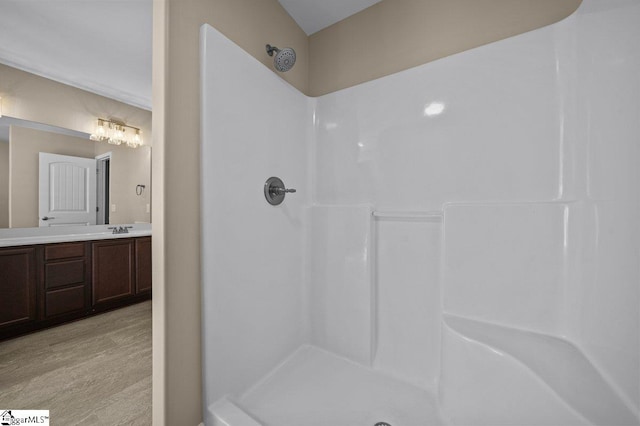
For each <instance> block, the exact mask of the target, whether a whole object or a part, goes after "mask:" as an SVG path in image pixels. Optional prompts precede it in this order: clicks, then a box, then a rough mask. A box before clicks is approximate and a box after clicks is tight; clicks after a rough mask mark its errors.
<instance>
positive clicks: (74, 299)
mask: <svg viewBox="0 0 640 426" xmlns="http://www.w3.org/2000/svg"><path fill="white" fill-rule="evenodd" d="M84 291H85V288H84V286H83V285H82V286H77V287H70V288H63V289H61V290H53V291H48V292H47V296H46V301H45V303H46V315H47V317H51V316H54V315H60V314H66V313H70V312H75V311H81V310H83V309H84V308H85V296H84Z"/></svg>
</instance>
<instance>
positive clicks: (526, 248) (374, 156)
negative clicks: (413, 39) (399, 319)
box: [313, 0, 640, 423]
mask: <svg viewBox="0 0 640 426" xmlns="http://www.w3.org/2000/svg"><path fill="white" fill-rule="evenodd" d="M638 23H640V2H638V1H637V0H621V1H617V2H607V1H604V0H589V1H586V0H585V2H584V3H583V6H581V8H580V9H579V10H578V13H577V14H575V15H573V16H572V17H570V18H568V19H567V20H565V21H563V22H561V23H558V24H555V25H552V26H549V27H546V28H542V29H539V30H536V31H532V32H530V33H527V34H523V35H520V36H516V37H513V38H510V39H507V40H504V41H500V42H496V43H493V44H491V45H487V46H484V47H480V48H477V49H473V50H470V51H467V52H464V53H461V54H457V55H454V56H451V57H448V58H445V59H442V60H438V61H435V62H432V63H429V64H426V65H423V66H420V67H416V68H413V69H410V70H408V71H405V72H401V73H398V74H394V75H391V76H389V77H385V78H382V79H379V80H375V81H372V82H369V83H365V84H362V85H359V86H356V87H353V88H350V89H345V90H342V91H339V92H336V93H333V94H329V95H326V96H322V97H320V98H318V104H317V111H316V127H315V128H316V135H317V141H316V144H315V145H314V149H315V153H314V157H313V158H314V170H315V171H316V174H315V176H314V197H315V198H314V200H315V202H317V203H320V204H323V205H328V206H331V205H335V206H336V208H338V206H339V209H344V207H343V206H344V205H345V204H348V205H349V204H363V203H364V204H369V205H371V206H372V208H373V210H376V211H387V212H388V211H391V212H405V213H407V212H416V211H418V212H425V213H427V212H429V211H432V210H436V211H443V212H444V227H443V228H442V232H443V238H444V241H443V246H442V250H443V251H442V256H443V261H444V271H443V274H444V275H443V280H442V283H441V285H442V293H443V294H442V297H443V307H442V309H443V310H444V312H445V313H448V314H455V315H459V316H463V317H466V318H472V319H474V320H480V321H483V322H489V323H494V324H501V325H504V326H508V327H513V328H517V329H520V330H531V331H535V332H538V333H546V334H549V335H554V336H560V337H562V338H566V339H569V340H570V341H571V342H574V343H575V344H577V345H578V346H579V348H580V349H581V350H582V351H584V353H585V354H586V355H587V357H588V358H589V359H590V360H591V362H592V363H593V365H594V366H595V367H596V368H597V369H599V371H598V370H589V372H585V373H584V374H585V376H589V377H591V375H592V376H593V377H594V380H596V379H595V377H599V375H600V374H602V375H603V376H604V377H605V378H607V379H608V380H611V382H612V383H614V388H615V392H618V393H619V394H620V395H621V396H622V398H623V399H624V400H626V402H627V403H628V404H629V405H630V406H635V408H636V409H637V407H638V405H639V400H640V390H639V387H640V386H639V379H640V342H639V341H638V339H639V336H640V324H639V322H640V316H639V311H640V308H639V305H640V299H639V289H638V283H639V282H640V275H639V274H640V270H639V269H638V267H637V262H638V259H639V257H640V249H639V244H640V231H639V229H640V228H639V226H638V223H637V221H636V220H634V219H633V218H634V217H635V218H637V217H638V216H639V215H640V205H639V202H638V199H639V194H638V190H637V189H638V169H639V168H640V164H639V163H640V155H639V152H638V150H639V146H638V143H637V141H638V135H640V128H639V124H638V117H639V116H640V113H639V109H640V102H638V96H637V94H638V93H640V86H639V84H640V83H639V80H638V78H637V75H638V72H639V71H640V65H639V57H640V55H639V54H638V50H637V48H634V47H633V45H634V43H636V42H637V40H638V39H640V30H639V28H640V25H638ZM634 40H635V41H634ZM407 226H410V225H407ZM352 227H353V225H352ZM382 231H383V230H381V231H380V232H381V235H378V236H377V248H376V250H377V251H378V253H385V252H389V253H393V252H394V250H397V249H398V247H399V243H400V242H403V243H405V244H406V243H407V242H408V240H407V236H406V235H405V236H404V238H403V232H406V231H404V230H402V229H400V228H398V229H392V228H387V229H386V230H385V231H384V232H385V235H384V236H383V235H382ZM317 232H318V233H320V234H322V232H323V231H321V230H320V231H317ZM324 232H328V230H324ZM332 232H335V231H332ZM419 232H421V231H420V229H419V228H418V227H417V226H416V227H415V233H419ZM425 238H426V237H425ZM434 238H436V237H435V236H434ZM394 239H396V240H397V241H395V242H394ZM436 239H437V238H436ZM425 241H428V240H425ZM415 250H420V249H419V248H417V247H415V248H414V250H412V252H415ZM434 256H438V253H436V254H434ZM389 261H390V260H389V259H378V260H377V261H376V263H377V268H384V267H385V266H384V265H385V263H387V262H389ZM415 262H418V260H416V261H415ZM378 275H379V276H377V277H376V278H375V280H374V282H373V283H372V285H373V286H374V291H372V292H371V294H373V295H374V296H373V297H377V298H378V299H377V300H376V301H374V306H376V309H378V311H377V312H376V313H375V314H374V317H375V321H377V323H378V325H377V328H374V336H372V339H373V341H374V342H377V343H376V345H377V349H374V353H375V354H376V356H375V357H374V365H376V366H378V367H380V366H381V365H382V364H381V360H380V357H381V356H383V355H384V349H383V347H382V344H383V342H382V340H381V336H382V331H383V330H384V329H385V327H387V328H388V327H394V330H395V332H396V333H409V334H410V333H418V332H419V331H420V330H422V331H423V332H426V330H428V329H429V328H430V327H432V326H433V324H434V323H435V324H437V323H438V322H439V319H438V318H437V317H433V318H431V319H430V320H428V321H427V320H425V321H422V322H420V321H418V322H416V321H405V322H404V324H402V325H401V324H395V325H393V324H392V323H391V322H389V321H393V316H391V315H389V313H390V312H391V309H393V308H392V307H391V306H388V304H389V303H396V304H399V305H402V306H411V304H412V302H413V301H414V299H415V297H416V294H419V292H421V291H422V292H426V293H423V294H425V296H423V298H424V300H425V304H427V303H428V301H429V300H431V299H433V298H439V297H440V294H439V291H438V286H435V287H434V286H433V280H434V277H429V276H428V274H427V272H426V271H425V270H420V269H419V268H418V267H417V263H416V266H415V267H413V268H411V267H409V268H405V269H404V270H403V271H402V273H401V274H400V275H398V276H397V278H396V282H395V283H394V284H395V285H396V286H400V287H403V286H406V284H402V285H401V284H400V282H405V283H406V282H413V286H414V287H415V288H414V289H413V291H406V290H400V289H398V290H396V291H395V292H392V293H386V294H385V286H386V285H387V284H385V283H384V279H383V277H382V274H378ZM387 280H388V279H387ZM403 291H405V295H404V297H405V300H404V302H402V301H397V300H395V301H393V302H392V301H391V300H392V299H393V298H397V297H400V295H401V294H402V292H403ZM427 294H428V296H426V295H427ZM361 296H362V294H360V295H358V297H353V299H352V300H351V301H350V302H348V301H345V300H342V302H341V303H343V304H349V303H351V304H354V305H360V304H362V303H363V301H362V297H361ZM385 318H387V319H385ZM385 321H387V322H385ZM445 330H448V328H447V327H445ZM360 332H361V333H368V332H369V331H368V329H367V327H361V329H360ZM387 333H388V334H389V332H388V331H387ZM447 333H451V332H450V331H447ZM390 334H392V333H390ZM454 334H455V333H454ZM425 338H426V337H425ZM451 339H452V338H451V337H447V338H445V341H447V342H451V341H452V340H451ZM451 344H452V345H454V343H451ZM467 344H468V343H467ZM463 345H464V344H463ZM418 348H419V347H418V346H416V347H414V348H412V349H411V348H405V349H401V346H398V345H396V349H397V351H400V353H399V354H398V352H396V356H399V357H400V358H402V356H403V355H402V353H404V354H406V355H409V354H410V352H411V350H417V349H418ZM467 350H468V353H475V352H473V351H474V349H473V347H471V346H469V347H468V348H467ZM448 353H451V352H448ZM478 354H479V352H478ZM478 356H480V355H478ZM540 356H541V357H544V356H545V355H540ZM452 357H453V358H454V359H455V356H453V355H452ZM426 358H427V357H426V356H425V359H426ZM457 359H458V360H460V362H466V361H463V358H457ZM467 361H468V360H467ZM430 362H437V360H435V359H434V360H431V361H430ZM425 363H426V361H425ZM404 365H407V363H405V364H404ZM448 365H449V367H446V368H445V369H444V370H443V374H445V375H446V374H453V375H455V374H456V373H455V369H456V368H457V367H461V366H462V364H460V365H455V366H454V365H453V364H452V361H451V360H449V361H448ZM423 368H426V367H425V366H424V365H423ZM386 371H387V372H391V373H392V374H396V375H401V374H404V375H405V376H406V375H407V372H406V371H405V372H403V371H401V370H400V369H398V368H395V367H394V366H391V368H390V369H387V370H386ZM413 371H414V374H416V375H423V373H422V370H420V368H417V367H415V368H414V369H413ZM506 371H509V369H508V368H507V366H506V364H505V372H506ZM513 377H515V376H512V377H511V379H512V378H513ZM504 378H505V380H506V379H507V378H508V377H507V375H505V377H504ZM484 379H487V380H491V379H490V378H489V377H488V376H487V377H485V378H484ZM466 380H469V377H467V379H466ZM493 380H495V381H498V378H496V377H495V376H494V379H493ZM523 380H524V379H523ZM443 383H445V384H446V383H449V384H450V383H453V381H451V380H443ZM504 383H505V386H507V384H506V383H507V382H504ZM511 385H513V383H512V384H511ZM575 392H581V391H580V390H579V389H575ZM600 392H601V393H600ZM608 392H609V391H608V390H606V389H603V390H594V391H593V393H588V392H582V393H586V394H589V398H591V400H589V402H584V401H583V402H582V403H578V402H576V404H578V405H580V404H582V406H581V407H589V406H590V405H592V406H595V405H597V404H596V402H597V401H598V400H604V399H606V397H605V395H609V393H608ZM447 393H448V394H451V392H447ZM451 398H452V400H455V403H456V404H458V405H457V406H456V407H450V408H453V409H458V410H459V411H460V410H463V409H467V408H468V407H462V406H461V405H460V404H461V401H463V398H460V395H459V394H455V393H454V396H452V397H451ZM498 400H499V399H498V398H497V399H496V401H498ZM463 403H464V402H462V404H463ZM468 403H469V404H474V401H472V400H471V398H470V400H469V401H468ZM476 404H477V402H476ZM476 408H477V407H476ZM529 408H531V407H529ZM574 408H575V407H574ZM533 411H535V410H533ZM620 411H623V410H620ZM460 412H462V411H460ZM476 414H477V412H476ZM600 414H602V413H600ZM598 415H599V414H597V413H596V414H593V417H591V419H597V418H598ZM620 415H621V416H622V417H619V418H620V419H626V420H628V419H629V417H628V416H629V414H628V413H627V412H625V413H623V414H620ZM625 416H627V417H625ZM461 419H462V420H460V421H463V422H464V421H469V418H467V419H464V418H461ZM477 419H478V418H477V417H476V421H478V420H477ZM493 420H494V421H502V420H504V419H502V420H501V419H498V418H494V419H493ZM489 423H490V421H489Z"/></svg>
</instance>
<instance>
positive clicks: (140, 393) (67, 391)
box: [0, 301, 151, 426]
mask: <svg viewBox="0 0 640 426" xmlns="http://www.w3.org/2000/svg"><path fill="white" fill-rule="evenodd" d="M0 408H2V409H34V410H49V415H50V418H51V424H52V425H105V426H106V425H109V426H114V425H150V424H151V302H150V301H149V302H143V303H139V304H137V305H133V306H129V307H126V308H123V309H119V310H116V311H112V312H108V313H105V314H102V315H97V316H95V317H91V318H87V319H83V320H81V321H77V322H74V323H71V324H66V325H63V326H59V327H55V328H52V329H49V330H44V331H41V332H38V333H34V334H30V335H27V336H24V337H19V338H17V339H13V340H9V341H7V342H0Z"/></svg>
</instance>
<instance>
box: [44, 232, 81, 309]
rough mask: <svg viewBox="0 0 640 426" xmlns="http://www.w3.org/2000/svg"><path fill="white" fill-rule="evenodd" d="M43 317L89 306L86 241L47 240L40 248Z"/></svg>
mask: <svg viewBox="0 0 640 426" xmlns="http://www.w3.org/2000/svg"><path fill="white" fill-rule="evenodd" d="M42 250H43V262H42V274H41V276H42V279H43V296H44V297H43V315H42V316H43V318H47V319H49V318H54V317H57V316H59V315H65V314H73V313H83V312H86V311H88V310H89V309H90V308H91V300H90V295H91V293H90V292H91V288H90V287H89V283H90V281H89V279H90V275H91V272H90V271H91V263H90V249H89V243H87V242H77V243H60V244H47V245H45V246H44V247H43V248H42Z"/></svg>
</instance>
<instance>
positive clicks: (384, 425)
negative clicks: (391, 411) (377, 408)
mask: <svg viewBox="0 0 640 426" xmlns="http://www.w3.org/2000/svg"><path fill="white" fill-rule="evenodd" d="M373 426H391V425H390V424H389V423H387V422H378V423H376V424H375V425H373Z"/></svg>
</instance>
